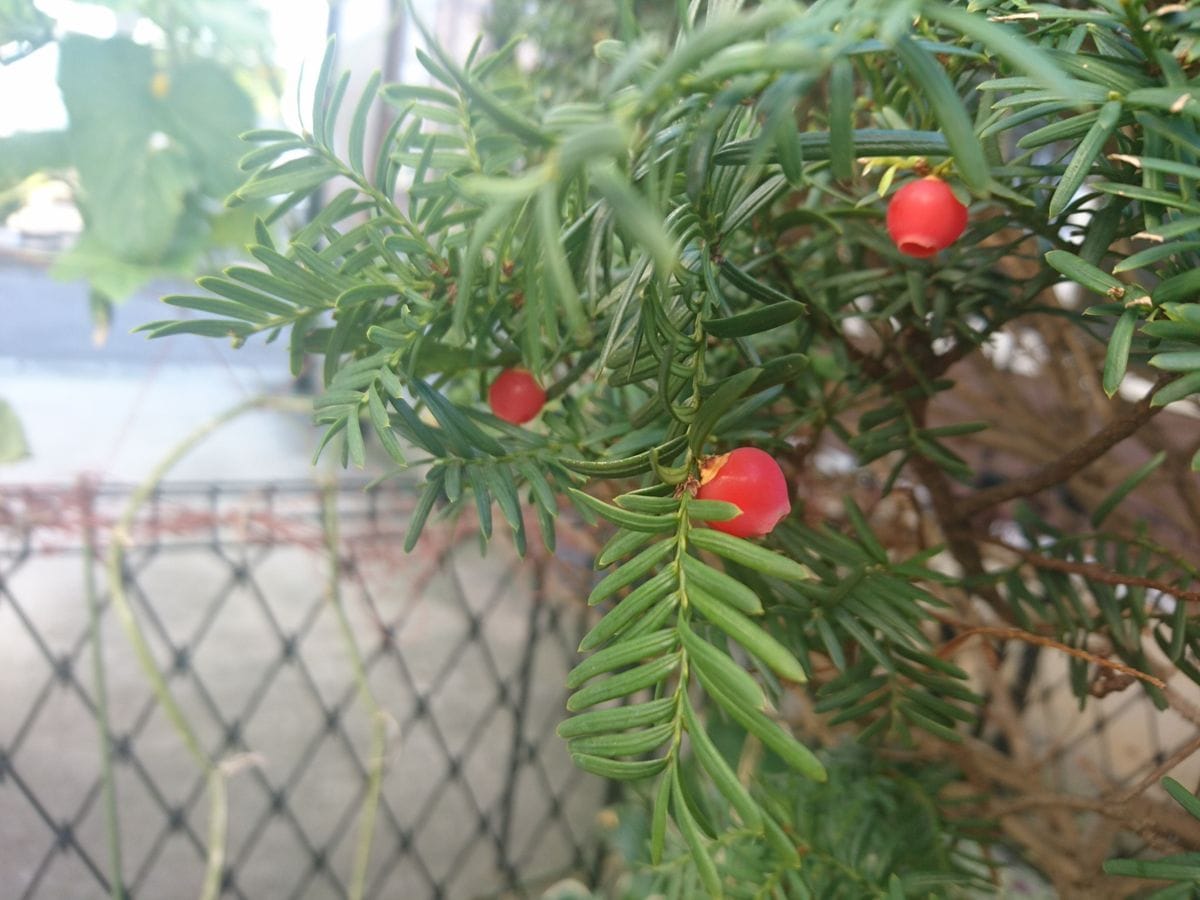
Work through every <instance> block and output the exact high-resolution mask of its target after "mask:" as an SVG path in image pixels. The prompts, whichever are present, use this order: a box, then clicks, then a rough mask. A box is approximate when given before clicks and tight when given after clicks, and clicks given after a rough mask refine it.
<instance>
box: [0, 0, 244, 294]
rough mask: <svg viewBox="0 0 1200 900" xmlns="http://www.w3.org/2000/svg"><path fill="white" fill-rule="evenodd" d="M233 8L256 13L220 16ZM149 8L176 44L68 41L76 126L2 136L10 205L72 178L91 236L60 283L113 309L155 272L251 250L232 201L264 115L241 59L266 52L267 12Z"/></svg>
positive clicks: (66, 260)
mask: <svg viewBox="0 0 1200 900" xmlns="http://www.w3.org/2000/svg"><path fill="white" fill-rule="evenodd" d="M232 6H237V7H242V8H243V11H242V12H241V13H239V14H238V16H237V17H232V18H231V17H229V16H225V17H224V19H222V17H220V16H217V15H216V14H217V13H219V12H220V11H221V9H222V8H224V7H232ZM145 7H146V9H144V10H141V9H139V10H137V11H138V12H140V13H144V14H145V15H146V16H147V17H148V18H149V19H151V20H152V21H158V22H160V23H161V24H163V26H164V27H165V28H167V29H168V30H169V32H170V40H169V42H168V45H167V46H166V47H157V48H156V47H152V46H150V45H148V44H144V43H136V42H135V41H133V40H132V39H131V38H129V37H126V36H123V35H117V36H114V37H112V38H107V39H97V38H93V37H87V36H84V35H78V34H69V33H68V34H66V35H64V36H63V37H62V38H61V39H60V40H59V41H58V43H59V47H58V50H59V60H60V62H59V71H58V86H59V89H60V91H61V93H62V99H63V104H64V105H65V107H66V110H67V115H68V125H67V127H66V128H65V129H64V130H63V131H60V132H42V133H17V134H14V135H12V136H10V137H7V138H4V139H0V194H2V193H5V192H8V193H12V192H19V191H20V188H21V184H22V182H24V181H25V180H26V179H28V178H30V177H31V176H34V175H43V176H46V175H48V176H54V177H62V178H66V179H68V180H69V181H70V183H71V184H72V186H73V187H74V189H75V192H74V193H75V200H76V203H77V205H78V206H79V209H80V212H81V214H82V216H83V220H84V231H83V234H82V236H81V239H80V241H79V242H78V244H77V245H76V246H75V247H73V248H71V249H70V250H68V251H67V252H66V253H64V254H63V255H62V256H61V258H60V259H59V260H58V264H57V267H56V274H58V275H60V276H61V277H65V278H83V279H86V280H87V281H89V282H90V284H91V286H92V288H93V290H94V291H96V292H98V293H99V294H101V295H103V296H104V297H106V298H107V299H109V300H121V299H124V298H125V297H126V296H128V295H129V294H130V293H132V291H133V290H135V289H136V288H137V287H140V286H141V285H142V284H144V283H145V282H146V281H148V280H149V279H150V278H153V277H155V276H156V275H162V274H170V275H181V274H192V273H194V272H195V270H196V268H197V266H198V263H199V262H200V261H201V258H202V255H203V254H204V253H205V252H206V251H208V250H210V249H212V247H213V246H214V245H216V244H220V243H222V242H224V243H234V242H235V241H236V243H242V242H244V239H245V237H246V236H247V234H248V233H249V231H250V228H251V226H252V219H251V218H250V217H248V216H244V215H240V214H231V213H230V212H226V211H224V210H222V209H221V208H220V205H219V201H220V200H221V199H222V198H224V196H225V195H226V194H228V193H229V192H230V191H232V190H233V189H234V188H236V187H237V186H238V184H239V183H240V181H241V177H240V173H239V172H238V169H237V161H238V159H239V158H240V157H241V155H242V153H243V147H242V144H241V142H240V141H239V140H238V139H237V135H238V134H239V133H240V132H242V131H245V130H246V129H247V128H250V127H252V126H253V124H254V121H255V116H256V112H255V108H254V103H253V101H252V100H251V98H250V96H249V95H248V94H247V92H246V89H245V88H244V87H243V86H242V84H241V83H240V82H241V81H242V80H243V79H244V78H245V71H244V68H243V65H242V63H243V62H246V63H250V64H256V63H257V62H258V60H257V58H252V57H246V58H245V59H244V60H239V59H238V58H236V57H235V56H233V55H232V54H231V52H230V51H231V48H238V47H239V46H240V47H241V48H242V52H243V53H245V52H246V50H248V49H249V47H250V46H251V45H252V46H253V47H254V48H255V49H256V50H261V47H262V46H263V42H264V40H265V36H264V32H263V31H262V30H261V24H260V25H259V26H258V27H256V26H255V25H254V22H255V20H256V19H257V18H259V17H260V15H261V14H260V13H259V12H258V11H257V9H256V8H255V7H245V6H244V4H231V3H228V2H224V3H222V2H216V0H210V2H207V3H203V4H176V3H172V4H167V5H165V6H164V5H162V4H145ZM168 7H169V8H168ZM184 7H186V10H185V11H183V12H181V13H180V14H179V15H176V12H179V11H180V10H183V9H184ZM200 7H202V8H200ZM44 37H45V39H46V40H48V39H49V33H47V35H46V36H44ZM214 37H215V38H219V39H220V41H219V44H218V45H215V46H214V45H212V44H211V41H212V40H213V38H214ZM235 223H237V224H236V225H235ZM231 226H232V227H231ZM230 232H232V234H230ZM231 236H232V237H235V241H230V240H229V238H230V237H231Z"/></svg>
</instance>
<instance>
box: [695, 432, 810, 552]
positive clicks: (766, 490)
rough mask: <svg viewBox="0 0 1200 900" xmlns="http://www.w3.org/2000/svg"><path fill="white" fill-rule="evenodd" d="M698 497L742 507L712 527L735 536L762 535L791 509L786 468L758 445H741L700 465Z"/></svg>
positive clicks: (712, 524)
mask: <svg viewBox="0 0 1200 900" xmlns="http://www.w3.org/2000/svg"><path fill="white" fill-rule="evenodd" d="M696 497H697V499H699V500H724V501H725V502H726V503H732V504H733V505H734V506H737V507H738V508H739V509H741V511H742V512H741V515H737V516H734V517H733V518H732V519H729V520H727V521H725V522H709V523H708V525H709V527H710V528H715V529H716V530H717V531H723V532H725V533H726V534H732V535H733V536H734V537H742V538H746V537H762V536H763V535H765V534H769V533H770V532H771V529H772V528H774V527H775V526H776V525H777V524H778V523H779V520H780V519H782V518H783V517H784V516H786V515H787V514H788V513H790V512H791V511H792V503H791V500H790V499H789V498H788V486H787V481H786V480H785V479H784V477H783V469H781V468H779V463H777V462H775V460H774V458H773V457H772V456H771V454H769V453H767V452H765V451H763V450H759V449H758V448H757V447H739V448H738V449H736V450H734V451H732V452H730V453H726V454H724V455H723V456H712V457H709V458H708V459H707V460H705V461H704V462H703V463H702V464H701V466H700V490H698V491H697V492H696Z"/></svg>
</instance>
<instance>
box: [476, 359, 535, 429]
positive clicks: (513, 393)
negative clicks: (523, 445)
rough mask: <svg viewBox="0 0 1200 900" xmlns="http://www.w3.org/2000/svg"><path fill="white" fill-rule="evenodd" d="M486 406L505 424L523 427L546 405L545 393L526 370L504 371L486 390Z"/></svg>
mask: <svg viewBox="0 0 1200 900" xmlns="http://www.w3.org/2000/svg"><path fill="white" fill-rule="evenodd" d="M488 405H489V406H491V407H492V412H494V413H495V414H496V416H497V417H499V418H501V419H503V420H504V421H505V422H511V423H512V424H513V425H524V424H525V423H526V422H528V421H529V420H530V419H532V418H533V417H534V416H536V415H537V414H538V413H540V412H541V411H542V407H543V406H545V405H546V392H545V391H543V390H542V387H541V385H539V384H538V383H537V381H535V380H534V378H533V376H532V375H531V374H529V372H528V371H527V370H526V369H505V370H504V371H503V372H501V373H500V375H499V376H497V378H496V380H495V381H493V382H492V386H491V387H489V388H488Z"/></svg>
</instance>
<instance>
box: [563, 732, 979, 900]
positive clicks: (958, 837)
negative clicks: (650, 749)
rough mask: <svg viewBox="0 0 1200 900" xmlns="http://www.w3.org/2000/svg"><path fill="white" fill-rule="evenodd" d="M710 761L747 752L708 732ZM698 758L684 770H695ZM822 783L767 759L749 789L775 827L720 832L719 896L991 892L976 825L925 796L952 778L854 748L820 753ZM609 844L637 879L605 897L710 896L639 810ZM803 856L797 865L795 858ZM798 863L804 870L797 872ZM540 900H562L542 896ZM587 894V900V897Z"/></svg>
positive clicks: (706, 810) (721, 814)
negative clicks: (657, 850) (657, 853)
mask: <svg viewBox="0 0 1200 900" xmlns="http://www.w3.org/2000/svg"><path fill="white" fill-rule="evenodd" d="M713 735H714V737H713V741H712V747H711V752H713V753H717V754H720V756H721V758H722V759H723V760H724V761H725V762H726V763H727V764H728V765H729V766H731V767H736V766H738V764H739V756H740V755H741V754H743V753H745V751H746V746H745V744H744V738H743V735H741V734H740V733H739V732H738V730H737V729H736V726H734V727H731V726H730V725H729V724H728V723H726V722H721V721H717V722H715V723H714V725H713ZM699 755H700V754H699V753H697V754H695V756H693V757H692V758H691V759H689V760H688V761H687V762H686V763H685V764H684V765H685V770H686V769H691V768H695V767H696V766H697V765H698V764H699V762H698V759H697V757H699ZM823 756H824V761H825V764H826V768H827V770H828V772H829V782H828V784H824V785H817V784H814V783H813V782H811V781H807V780H805V779H803V778H800V777H797V776H796V775H794V774H792V773H791V772H789V771H787V770H785V769H780V768H778V767H776V766H773V765H772V764H771V763H770V762H769V761H768V762H767V763H766V764H765V766H764V770H765V772H764V774H763V775H762V776H761V777H760V779H759V781H758V782H757V783H756V784H755V785H754V786H753V787H752V793H753V797H752V799H753V800H754V801H755V802H759V803H761V804H763V805H764V806H765V807H767V808H769V809H770V810H771V815H772V816H773V817H775V820H777V822H778V825H776V826H775V827H773V828H771V829H769V830H768V831H767V833H766V836H765V838H764V837H759V836H756V835H755V834H754V833H753V832H752V831H750V830H748V829H746V828H732V829H730V830H727V831H725V832H724V833H723V834H722V835H721V838H720V839H719V842H718V844H717V848H718V849H717V862H716V863H715V865H714V870H713V872H714V873H715V876H716V879H717V881H718V882H719V883H720V885H721V890H722V891H723V892H724V894H725V896H728V897H736V898H764V897H828V898H847V900H849V898H856V900H857V898H868V897H869V898H880V900H885V898H892V897H967V896H979V895H981V893H986V892H987V891H988V889H989V884H988V882H987V880H986V873H987V869H986V867H985V866H984V865H983V864H982V863H981V861H980V859H979V858H978V841H979V840H980V838H986V833H985V832H983V831H980V830H978V828H977V823H973V822H970V821H968V820H961V821H958V820H955V819H954V818H950V817H947V816H946V815H945V814H944V813H942V812H940V811H939V810H938V808H937V806H936V804H935V803H934V802H931V798H936V797H938V795H939V794H940V792H941V790H942V789H943V787H944V786H945V785H946V784H948V783H950V782H952V781H953V779H954V778H955V773H954V772H953V771H951V770H945V769H939V768H930V767H920V768H917V767H912V766H905V765H895V764H890V765H889V764H881V763H880V762H879V761H878V760H877V759H876V758H874V757H872V756H871V755H870V754H869V753H866V752H864V751H863V750H862V749H861V748H856V747H854V746H844V747H839V748H837V749H836V750H832V751H830V752H828V753H826V754H823ZM692 814H693V816H694V817H695V818H696V820H697V821H698V822H699V821H702V822H704V823H706V825H710V826H713V827H717V828H719V827H720V825H721V823H722V822H723V821H725V820H726V819H727V818H728V816H729V812H728V804H727V803H726V802H724V800H723V798H722V797H720V796H718V795H717V794H716V793H715V792H713V791H702V792H700V794H699V795H698V796H697V797H696V798H695V805H694V807H693V813H692ZM619 823H620V824H619V825H618V828H617V832H616V834H615V835H614V838H613V843H614V844H615V845H616V846H617V847H618V848H619V849H620V850H621V852H622V853H624V854H625V855H626V856H627V858H628V861H629V862H630V863H632V864H634V872H635V873H636V874H634V875H632V876H631V877H629V878H628V879H626V881H625V882H624V883H622V884H621V885H620V886H619V888H618V889H617V890H616V891H614V892H613V893H612V894H611V896H613V897H615V898H629V900H632V898H635V897H650V896H666V897H671V896H683V897H692V896H706V895H712V894H713V893H714V892H713V891H712V890H711V889H708V888H706V891H707V894H705V893H702V892H701V890H700V888H701V884H702V882H701V878H702V876H701V875H700V874H699V873H698V872H697V871H696V870H695V869H693V868H692V866H691V865H690V864H689V855H688V854H689V852H690V850H689V847H688V846H687V843H686V841H684V840H680V839H675V838H672V839H671V840H669V841H667V842H666V845H665V848H664V851H663V857H662V860H661V862H657V863H655V862H653V861H652V860H650V859H649V858H648V857H647V855H646V850H645V848H646V847H647V846H648V845H649V846H652V845H653V830H654V819H653V817H652V816H647V815H646V814H645V813H644V812H643V808H642V807H641V806H637V805H633V804H629V805H626V806H624V807H622V808H621V809H620V810H619ZM797 854H798V856H797ZM798 859H802V860H803V862H802V864H800V865H797V861H798ZM545 896H547V897H553V896H557V895H556V894H554V893H548V894H547V895H545ZM584 896H588V895H586V894H585V895H584Z"/></svg>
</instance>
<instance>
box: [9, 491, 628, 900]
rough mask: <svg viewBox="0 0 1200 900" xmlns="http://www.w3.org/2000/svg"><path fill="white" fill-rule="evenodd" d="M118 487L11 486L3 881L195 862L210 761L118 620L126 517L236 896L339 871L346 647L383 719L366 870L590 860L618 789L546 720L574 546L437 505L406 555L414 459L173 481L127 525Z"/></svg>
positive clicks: (556, 694)
mask: <svg viewBox="0 0 1200 900" xmlns="http://www.w3.org/2000/svg"><path fill="white" fill-rule="evenodd" d="M129 495H130V492H129V490H128V489H126V488H122V487H111V486H104V487H89V486H87V485H81V486H78V487H73V488H65V489H64V488H55V489H45V488H40V489H13V488H8V489H4V490H3V491H2V492H0V684H2V685H3V690H2V691H0V848H3V849H0V883H3V884H4V885H5V887H4V890H3V891H2V892H0V893H3V894H4V895H5V896H6V897H14V898H22V900H42V898H56V900H57V898H63V897H71V898H78V900H83V898H91V897H97V898H99V897H104V896H107V895H109V893H110V890H111V879H113V878H114V877H116V875H117V873H118V872H119V873H120V877H121V879H122V884H123V886H124V888H125V893H126V895H127V896H130V897H135V898H153V897H176V896H191V895H194V894H195V893H196V892H197V890H198V887H199V885H200V883H201V881H202V879H203V871H204V864H205V855H206V846H207V840H208V837H207V829H208V827H209V822H208V814H209V813H208V810H209V807H208V802H207V800H206V799H205V797H206V776H205V773H204V771H203V770H202V769H201V768H200V767H198V766H197V765H196V763H195V762H194V760H193V759H192V758H191V757H189V756H188V754H187V753H186V752H185V751H184V747H183V744H182V743H181V740H180V735H179V733H178V732H177V730H176V729H175V727H173V725H172V723H171V722H170V721H169V718H168V716H167V715H166V714H165V712H164V709H163V707H162V706H161V705H160V704H159V703H158V702H157V701H156V699H155V696H154V694H153V692H152V689H151V686H150V683H149V680H148V679H147V677H146V674H145V671H144V668H143V667H142V666H141V665H139V662H138V660H137V659H136V658H135V656H134V653H133V651H132V650H131V645H130V643H129V642H128V640H127V639H126V637H125V635H124V633H123V632H122V631H121V630H120V627H119V625H120V623H119V622H118V621H117V615H116V614H115V609H114V604H113V602H112V598H111V596H110V594H109V592H108V590H107V581H106V573H105V571H104V565H105V559H104V557H105V553H106V550H107V548H108V546H109V544H110V542H111V541H112V540H114V539H120V540H122V541H123V542H124V545H125V548H126V551H125V553H124V559H123V565H122V570H121V571H120V573H119V574H120V578H121V580H122V583H123V584H124V586H125V594H126V596H127V598H128V600H129V602H130V604H131V606H132V609H133V611H134V613H135V614H136V616H137V618H138V620H139V622H140V623H141V627H142V628H143V630H144V632H145V634H146V635H147V637H148V639H149V643H150V647H151V652H152V654H153V657H154V663H155V666H156V667H157V668H158V670H159V671H161V672H163V673H164V674H165V676H166V682H167V685H168V687H169V688H170V691H171V693H172V694H173V696H174V697H175V698H176V699H177V700H178V702H179V706H180V708H181V709H182V710H183V711H184V713H185V715H186V717H187V719H188V722H189V724H190V726H191V727H192V729H193V730H194V732H195V734H196V735H197V736H198V738H199V740H200V742H201V743H202V745H203V749H204V751H205V753H206V754H207V755H208V756H209V757H210V758H212V759H216V760H221V761H223V763H222V765H223V769H224V771H226V772H227V773H230V777H229V780H228V803H229V816H228V822H229V833H228V837H227V853H226V859H225V869H224V885H223V886H224V891H223V894H222V896H225V897H236V898H245V900H261V898H274V897H280V898H284V897H286V898H325V897H331V898H337V897H345V896H347V895H348V883H349V879H350V872H351V871H352V869H353V856H354V849H355V843H356V834H357V831H356V829H357V827H358V823H359V819H360V815H361V813H362V809H363V806H364V801H365V799H366V798H367V797H368V789H369V784H370V773H371V769H372V758H371V742H370V733H371V727H372V719H371V716H370V710H369V708H368V706H369V705H368V704H367V703H365V702H364V698H363V696H362V695H361V692H360V690H359V687H360V685H359V684H358V683H357V682H356V680H355V667H354V664H353V659H354V654H355V653H356V652H357V653H360V654H361V658H362V660H363V669H364V671H365V674H366V684H367V685H368V686H369V688H370V692H371V694H372V695H373V697H374V698H375V700H376V701H377V702H378V704H379V707H381V708H382V710H383V711H384V712H385V714H386V723H387V726H386V728H387V731H386V737H387V740H386V743H385V746H386V750H385V754H384V757H385V758H384V772H385V777H384V779H383V785H382V793H381V797H380V804H379V808H378V814H377V816H376V817H375V818H376V834H375V838H374V842H373V848H372V854H371V860H370V865H369V868H368V870H367V871H366V896H368V897H377V898H388V897H403V898H406V900H407V898H422V897H431V898H443V897H444V898H459V897H463V898H465V897H477V896H491V895H496V896H500V895H505V894H506V893H507V895H511V896H525V895H526V892H528V891H532V890H534V889H535V888H536V887H537V886H538V885H539V884H543V883H544V882H545V881H546V880H547V879H550V878H552V877H555V876H557V875H559V874H562V873H565V872H568V871H572V872H579V873H583V874H584V875H585V877H586V875H587V872H588V871H589V870H591V869H593V868H594V867H595V866H596V865H597V864H598V855H597V852H596V849H595V843H594V841H593V839H592V832H593V828H592V826H593V821H594V819H595V814H596V812H597V810H598V809H599V808H600V806H601V805H602V804H603V803H604V802H605V801H606V797H605V796H604V793H603V792H604V791H605V790H607V788H606V787H605V786H604V785H603V783H602V782H601V781H600V780H599V779H595V778H592V777H589V776H586V775H583V774H581V773H579V772H578V771H577V770H575V769H574V768H573V767H572V765H571V763H570V760H569V757H568V756H567V754H566V752H565V748H564V747H563V745H562V742H561V741H559V740H558V739H557V738H556V737H555V736H554V727H555V725H556V724H557V722H558V720H559V717H560V714H561V710H562V708H563V701H564V691H563V680H564V678H563V676H564V674H565V672H566V670H567V669H568V668H570V666H571V665H572V664H573V658H574V648H575V646H576V644H577V643H578V639H579V636H580V634H581V631H582V627H583V624H584V621H583V617H584V613H583V611H582V610H581V604H579V603H577V602H567V601H564V599H563V598H577V597H579V596H582V595H583V594H584V593H586V591H584V590H583V588H582V585H580V584H578V579H579V578H580V577H584V576H581V574H580V573H583V572H586V567H585V566H581V565H578V563H579V562H583V561H585V560H586V554H585V553H584V552H582V551H580V552H578V553H576V556H577V557H578V558H573V557H572V552H573V551H571V550H570V549H569V548H567V549H562V550H560V553H559V555H558V556H557V557H556V556H551V555H548V554H543V555H541V556H535V557H534V558H532V559H530V560H528V561H526V562H521V561H519V560H517V559H516V557H515V556H514V555H513V554H512V553H511V551H510V550H509V549H508V548H506V547H504V546H503V544H502V543H500V542H494V543H493V545H492V546H491V547H490V548H489V550H488V553H487V555H486V556H484V555H481V553H480V550H479V548H478V546H477V543H476V538H475V536H474V533H473V532H469V531H463V532H456V531H454V530H453V529H443V530H441V531H439V530H436V529H434V530H431V531H430V533H429V534H427V535H426V539H424V540H423V542H422V544H421V546H420V548H419V549H418V551H417V552H416V553H414V554H413V555H411V556H406V555H405V554H404V553H403V552H402V549H401V545H402V543H403V535H404V530H405V523H406V521H407V517H408V515H409V512H410V507H411V500H412V496H413V494H412V492H411V491H410V490H407V489H406V488H405V487H404V486H403V485H392V486H388V485H384V486H379V487H374V488H371V489H370V490H364V486H363V485H361V484H343V485H341V486H339V487H337V488H330V489H328V490H325V489H320V488H317V487H315V486H314V485H313V484H311V483H303V484H299V483H298V484H276V485H270V486H247V485H238V484H216V485H213V484H204V485H175V486H171V487H168V488H164V489H162V490H160V491H158V492H157V493H155V494H154V495H153V496H152V497H150V499H149V502H148V503H146V504H145V506H144V507H143V508H142V509H141V510H140V512H139V513H138V515H137V517H136V519H135V520H134V522H133V523H132V526H131V527H130V528H129V529H128V530H127V531H121V530H119V529H117V528H116V526H117V521H118V517H119V514H120V511H121V510H122V509H123V508H124V506H125V504H126V503H127V502H128V500H129ZM327 504H333V509H335V510H336V523H337V532H338V538H337V541H336V547H337V553H336V555H334V554H332V553H331V550H330V545H329V544H328V539H329V533H328V529H327V520H326V517H325V511H326V509H327ZM335 562H336V564H337V570H338V571H337V578H336V580H335V581H331V577H330V571H331V565H332V564H333V563H335ZM332 583H336V585H337V590H336V591H334V590H333V589H332V588H331V584H332ZM339 607H340V609H341V610H342V611H343V612H344V614H345V623H346V624H347V625H348V626H349V628H348V630H347V629H343V628H342V624H341V622H342V620H341V619H340V618H339V616H338V614H337V613H338V608H339ZM90 608H91V609H93V610H94V612H95V616H96V620H95V622H96V627H95V633H93V630H92V627H91V619H90V613H89V609H90ZM347 633H349V634H350V635H352V636H353V644H351V643H350V642H349V641H348V638H347ZM97 647H99V648H100V651H101V652H100V655H99V656H97V655H96V653H95V651H96V649H97ZM101 686H103V687H104V688H105V690H104V693H103V695H102V693H101V691H100V688H101ZM103 696H106V697H107V704H106V708H102V697H103ZM105 720H106V721H107V728H108V735H107V736H108V738H109V739H110V741H111V744H110V746H111V748H112V772H113V774H112V781H113V786H114V790H115V798H116V803H115V810H114V811H113V814H114V818H115V821H116V826H117V827H116V829H115V833H116V835H117V836H118V837H119V841H117V843H116V845H115V846H113V845H112V843H111V842H110V838H109V832H110V830H111V829H109V828H108V823H107V818H106V817H107V816H108V812H107V807H106V804H105V795H104V791H103V784H104V778H103V774H102V771H103V770H102V766H101V753H100V749H99V748H100V734H101V731H102V730H103V728H102V727H101V726H100V725H99V723H100V722H103V721H105Z"/></svg>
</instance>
